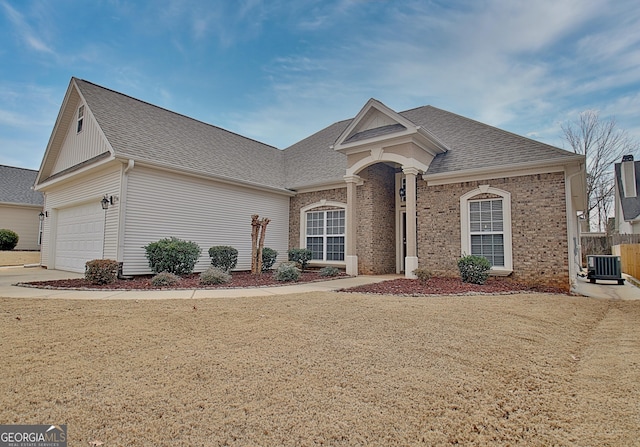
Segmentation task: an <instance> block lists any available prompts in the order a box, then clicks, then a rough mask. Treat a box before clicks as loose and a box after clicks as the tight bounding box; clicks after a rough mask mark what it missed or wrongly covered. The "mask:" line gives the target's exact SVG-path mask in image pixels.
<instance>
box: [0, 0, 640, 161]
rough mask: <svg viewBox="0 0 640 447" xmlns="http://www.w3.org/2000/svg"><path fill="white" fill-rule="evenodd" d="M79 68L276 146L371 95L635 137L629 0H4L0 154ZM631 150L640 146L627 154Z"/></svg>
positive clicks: (555, 140)
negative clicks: (591, 117)
mask: <svg viewBox="0 0 640 447" xmlns="http://www.w3.org/2000/svg"><path fill="white" fill-rule="evenodd" d="M72 76H76V77H79V78H82V79H86V80H88V81H91V82H94V83H96V84H99V85H102V86H105V87H108V88H111V89H113V90H116V91H119V92H122V93H125V94H128V95H130V96H133V97H135V98H138V99H142V100H144V101H147V102H150V103H153V104H156V105H159V106H161V107H165V108H168V109H170V110H173V111H176V112H179V113H182V114H185V115H188V116H191V117H193V118H196V119H199V120H202V121H205V122H207V123H211V124H215V125H217V126H220V127H223V128H225V129H228V130H231V131H234V132H237V133H239V134H242V135H245V136H248V137H251V138H254V139H257V140H259V141H262V142H265V143H268V144H271V145H273V146H276V147H279V148H285V147H287V146H288V145H290V144H292V143H294V142H296V141H298V140H300V139H302V138H304V137H306V136H308V135H310V134H312V133H314V132H316V131H318V130H320V129H322V128H323V127H325V126H327V125H329V124H331V123H333V122H335V121H339V120H342V119H346V118H350V117H353V116H354V115H355V114H356V113H357V112H358V111H359V110H360V108H362V106H363V105H364V104H365V102H366V101H367V100H368V99H369V98H371V97H374V98H376V99H378V100H380V101H382V102H383V103H385V104H386V105H387V106H389V107H391V108H392V109H394V110H397V111H401V110H406V109H409V108H413V107H418V106H421V105H425V104H431V105H433V106H436V107H439V108H442V109H445V110H449V111H451V112H454V113H458V114H460V115H464V116H467V117H470V118H473V119H477V120H479V121H482V122H485V123H488V124H491V125H494V126H497V127H501V128H503V129H506V130H509V131H512V132H515V133H518V134H521V135H526V136H529V137H531V138H535V139H539V140H541V141H544V142H546V143H550V144H553V145H556V146H560V147H563V140H562V136H561V134H562V132H561V128H560V124H561V123H562V122H565V121H567V120H573V119H575V118H576V117H577V115H578V114H579V113H580V112H581V111H583V110H585V109H596V110H599V111H600V114H601V116H603V117H609V116H615V117H616V119H617V122H618V125H619V127H620V128H622V129H625V130H626V131H628V132H629V134H630V135H631V136H633V137H635V138H640V119H639V118H640V8H639V7H638V4H637V0H616V1H613V0H611V1H605V0H602V1H599V0H536V1H514V0H460V1H456V0H451V1H445V0H442V1H414V0H403V1H393V0H387V1H385V0H335V1H333V0H295V1H293V0H292V1H280V0H271V1H269V0H263V1H260V0H235V1H195V0H154V1H125V0H93V1H85V0H49V1H38V0H0V164H5V165H11V166H20V167H25V168H32V169H38V167H39V165H40V161H41V159H42V155H43V154H44V151H45V149H46V145H47V142H48V140H49V136H50V134H51V131H52V129H53V125H54V123H55V119H56V117H57V114H58V110H59V108H60V105H61V103H62V100H63V98H64V94H65V92H66V89H67V86H68V83H69V80H70V78H71V77H72ZM636 155H637V156H640V154H636Z"/></svg>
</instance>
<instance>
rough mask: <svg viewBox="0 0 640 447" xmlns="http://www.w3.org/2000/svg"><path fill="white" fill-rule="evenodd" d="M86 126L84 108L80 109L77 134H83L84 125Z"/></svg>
mask: <svg viewBox="0 0 640 447" xmlns="http://www.w3.org/2000/svg"><path fill="white" fill-rule="evenodd" d="M83 124H84V106H80V107H79V108H78V127H77V130H76V132H77V133H80V132H82V125H83Z"/></svg>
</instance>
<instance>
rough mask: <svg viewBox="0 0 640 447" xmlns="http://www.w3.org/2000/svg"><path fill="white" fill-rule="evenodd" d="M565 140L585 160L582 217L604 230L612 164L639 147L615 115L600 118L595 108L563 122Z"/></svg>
mask: <svg viewBox="0 0 640 447" xmlns="http://www.w3.org/2000/svg"><path fill="white" fill-rule="evenodd" d="M561 127H562V132H563V134H564V138H565V140H566V141H567V142H568V143H569V145H570V146H571V149H573V151H574V152H575V153H576V154H581V155H584V156H585V158H586V162H587V166H586V169H587V200H588V209H587V211H586V216H585V218H586V219H587V221H588V222H589V225H590V227H591V228H593V229H595V230H597V231H604V230H605V228H606V224H607V219H608V216H609V213H610V211H611V210H612V209H613V207H612V203H613V199H614V195H615V194H614V191H615V190H614V186H615V185H614V182H613V164H614V163H615V162H616V161H619V160H620V159H621V158H622V156H623V155H625V154H628V153H632V152H634V151H635V150H637V148H638V142H637V141H635V140H633V139H632V138H631V137H630V136H629V135H628V134H627V132H626V131H624V130H621V129H618V127H617V122H616V120H615V118H613V117H612V118H609V119H601V118H600V115H599V113H598V111H596V110H585V111H584V112H582V113H581V114H580V116H579V117H578V119H577V120H576V121H569V122H566V123H563V124H562V126H561Z"/></svg>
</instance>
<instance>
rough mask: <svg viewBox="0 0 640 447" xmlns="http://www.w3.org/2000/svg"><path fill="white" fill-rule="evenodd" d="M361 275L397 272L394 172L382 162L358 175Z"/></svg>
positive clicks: (359, 261) (359, 269)
mask: <svg viewBox="0 0 640 447" xmlns="http://www.w3.org/2000/svg"><path fill="white" fill-rule="evenodd" d="M358 175H359V176H360V177H361V178H362V179H363V180H364V184H363V185H362V186H359V187H358V190H357V194H358V199H357V200H358V206H357V215H358V244H357V251H358V272H359V273H361V274H363V275H381V274H386V273H395V271H396V230H395V228H396V214H395V194H394V190H395V169H393V168H391V167H390V166H388V165H385V164H382V163H379V164H375V165H372V166H369V167H368V168H366V169H364V170H362V171H361V172H360V173H359V174H358Z"/></svg>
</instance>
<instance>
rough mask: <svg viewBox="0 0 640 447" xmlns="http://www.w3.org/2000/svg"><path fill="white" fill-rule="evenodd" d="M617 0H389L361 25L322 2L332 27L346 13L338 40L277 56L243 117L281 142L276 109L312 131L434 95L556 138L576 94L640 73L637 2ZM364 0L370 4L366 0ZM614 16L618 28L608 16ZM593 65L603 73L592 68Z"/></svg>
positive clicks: (318, 11)
mask: <svg viewBox="0 0 640 447" xmlns="http://www.w3.org/2000/svg"><path fill="white" fill-rule="evenodd" d="M347 3H351V2H344V3H343V4H345V5H346V4H347ZM617 5H618V6H617V7H612V5H611V4H610V2H607V1H592V2H582V1H579V0H564V1H557V0H546V1H540V2H512V1H509V0H494V1H488V2H482V3H473V4H472V6H469V4H466V5H465V8H463V7H456V6H455V4H454V5H453V7H450V5H447V6H438V5H437V4H434V3H430V2H418V1H415V2H402V3H401V4H400V3H391V2H389V3H387V5H386V10H385V17H384V19H383V20H382V23H376V24H373V25H372V24H370V23H369V24H367V27H366V28H363V27H362V24H360V23H358V22H357V16H354V17H352V19H353V20H351V21H350V22H349V23H348V24H347V25H345V22H340V19H341V18H342V16H341V15H340V14H341V11H340V10H339V8H331V6H326V7H323V6H322V5H318V4H314V5H312V6H313V7H312V8H311V9H310V11H311V13H310V14H309V16H311V17H312V19H310V20H316V22H317V23H316V25H317V26H320V25H322V26H325V27H329V26H330V24H331V23H334V24H335V23H338V24H339V26H338V25H335V26H334V28H331V29H329V30H327V31H325V32H329V33H331V32H334V33H336V34H338V35H339V36H340V38H339V39H336V40H334V41H333V43H330V44H328V45H327V46H326V47H322V48H320V49H318V51H316V52H315V53H305V52H301V53H297V54H296V53H294V54H288V55H282V56H280V57H277V58H275V59H274V61H273V63H272V64H271V65H270V66H269V67H268V69H267V70H266V71H267V72H268V74H269V78H270V80H271V81H270V82H271V90H270V91H269V93H268V94H265V95H262V96H261V97H260V98H259V100H258V101H256V102H255V111H254V112H253V113H249V114H248V115H247V116H246V117H245V118H246V119H243V118H242V117H238V118H237V120H238V121H237V124H238V126H239V127H240V128H241V129H242V131H244V130H245V129H247V130H249V129H251V132H253V133H254V135H255V137H256V138H258V139H260V138H262V139H265V140H266V141H273V140H282V137H281V136H280V135H281V134H282V133H286V130H285V127H286V126H285V125H277V124H276V122H277V120H278V118H277V117H281V118H282V120H283V121H284V120H289V119H291V118H292V117H295V118H297V119H298V122H301V121H304V124H303V126H304V127H305V130H306V131H307V134H309V133H310V132H313V131H315V130H319V128H320V126H319V125H318V124H316V125H315V126H314V124H313V121H314V119H316V118H318V117H319V122H326V119H325V120H323V119H322V118H325V117H326V116H329V117H330V118H329V120H330V121H336V120H339V119H342V118H345V117H349V116H352V115H354V114H355V113H357V111H358V110H359V108H360V107H361V106H362V105H363V104H364V102H365V101H366V100H367V99H368V97H371V96H374V97H376V98H378V99H380V100H382V101H383V102H385V103H387V104H388V105H389V106H391V107H394V108H399V109H401V108H409V107H415V106H419V105H423V104H427V103H432V104H433V105H435V106H437V107H442V108H446V109H448V110H451V111H453V112H456V113H460V114H463V115H467V116H470V117H472V118H475V119H479V120H481V121H484V122H487V123H488V124H492V125H496V126H501V127H506V128H509V127H510V128H514V129H516V130H517V131H521V132H523V133H531V134H532V135H533V134H537V135H544V136H545V138H546V139H547V141H549V139H555V137H552V136H551V131H550V129H551V128H552V126H553V125H555V124H557V119H558V117H559V116H561V115H562V113H563V112H562V111H563V109H564V108H565V107H566V106H567V105H568V104H578V105H579V104H580V103H581V102H588V99H589V98H593V94H594V93H595V92H603V91H605V90H606V89H610V88H614V87H616V86H617V87H620V86H622V85H629V84H632V83H634V82H635V83H637V82H638V79H639V78H640V71H639V70H640V63H637V64H636V63H635V61H636V59H637V58H638V56H637V53H638V50H636V48H638V45H637V44H636V43H637V41H638V38H637V36H638V34H639V33H640V31H638V30H637V29H635V28H634V27H633V26H632V24H633V23H637V20H636V21H634V20H629V21H626V22H621V21H620V20H619V19H620V17H621V16H623V15H624V14H626V13H627V10H633V11H635V10H636V9H637V8H635V7H632V5H631V2H626V3H622V2H620V3H617ZM349 6H351V5H350V4H349V5H347V6H346V7H347V8H348V7H349ZM358 7H359V8H366V4H365V2H361V3H360V4H359V5H358ZM469 8H470V9H469ZM360 11H361V12H363V11H364V10H363V9H361V10H360ZM325 13H326V17H325ZM363 13H364V12H363ZM634 13H635V12H634ZM635 14H638V13H635ZM617 19H618V20H617ZM616 20H617V25H618V29H615V31H612V30H611V29H610V28H608V27H607V26H604V25H602V22H604V21H616ZM321 22H322V23H321ZM301 24H302V25H303V27H305V26H307V25H308V23H306V22H301ZM619 37H620V39H621V40H618V38H619ZM580 39H582V40H580ZM589 39H591V40H592V41H593V42H597V43H598V45H597V48H600V49H601V50H597V51H604V50H606V49H608V50H609V51H610V52H611V54H613V55H615V60H616V63H615V66H616V67H617V68H624V66H623V62H624V61H625V60H626V65H627V69H621V70H611V67H607V66H606V65H604V66H599V65H597V64H596V63H595V62H594V61H593V60H592V58H591V54H590V53H588V52H587V51H584V49H585V48H587V47H588V46H589V43H588V40H589ZM611 40H613V41H615V42H612V43H611V46H610V47H608V46H607V42H609V41H611ZM585 67H588V68H590V69H591V68H593V70H594V71H597V73H598V75H597V76H595V77H594V76H592V75H591V74H589V73H585ZM585 105H587V104H585ZM306 106H308V107H309V110H305V107H306ZM296 108H297V112H295V110H296ZM260 116H269V117H270V118H269V124H268V125H267V124H264V125H263V124H261V123H265V121H264V120H263V121H260V118H259V117H260ZM536 120H537V124H535V121H536ZM554 121H555V122H554ZM516 130H514V131H516Z"/></svg>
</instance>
